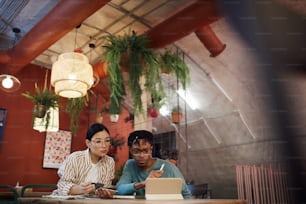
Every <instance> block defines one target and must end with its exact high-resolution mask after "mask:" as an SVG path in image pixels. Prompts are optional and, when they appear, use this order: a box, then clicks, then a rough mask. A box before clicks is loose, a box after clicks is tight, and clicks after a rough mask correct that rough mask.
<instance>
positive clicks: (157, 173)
mask: <svg viewBox="0 0 306 204" xmlns="http://www.w3.org/2000/svg"><path fill="white" fill-rule="evenodd" d="M163 174H164V171H163V170H152V171H151V173H150V174H149V176H148V178H160V177H161V176H162V175H163Z"/></svg>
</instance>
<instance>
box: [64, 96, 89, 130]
mask: <svg viewBox="0 0 306 204" xmlns="http://www.w3.org/2000/svg"><path fill="white" fill-rule="evenodd" d="M86 97H87V96H84V97H80V98H69V99H68V102H67V104H66V112H67V113H68V114H69V115H70V131H71V134H72V135H75V134H76V132H77V130H78V127H79V117H80V114H81V112H82V111H83V109H84V107H85V105H86V101H87V98H86Z"/></svg>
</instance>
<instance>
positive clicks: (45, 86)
mask: <svg viewBox="0 0 306 204" xmlns="http://www.w3.org/2000/svg"><path fill="white" fill-rule="evenodd" d="M47 80H48V70H47V69H46V74H45V82H44V89H47ZM50 85H51V84H50ZM50 89H51V87H50V86H49V90H50Z"/></svg>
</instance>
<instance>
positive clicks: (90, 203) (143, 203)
mask: <svg viewBox="0 0 306 204" xmlns="http://www.w3.org/2000/svg"><path fill="white" fill-rule="evenodd" d="M18 201H19V204H102V203H103V204H134V203H135V204H160V203H163V204H246V201H244V200H230V199H188V200H154V201H152V200H144V199H98V198H88V199H75V200H63V199H54V198H37V197H36V198H35V197H32V198H29V197H28V198H26V197H23V198H19V199H18Z"/></svg>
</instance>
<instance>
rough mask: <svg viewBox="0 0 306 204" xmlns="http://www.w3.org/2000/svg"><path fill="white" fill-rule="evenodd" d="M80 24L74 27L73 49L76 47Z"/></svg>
mask: <svg viewBox="0 0 306 204" xmlns="http://www.w3.org/2000/svg"><path fill="white" fill-rule="evenodd" d="M81 25H82V24H79V25H77V26H76V27H75V36H74V51H75V50H76V49H77V47H78V46H77V36H78V30H79V28H80V27H81Z"/></svg>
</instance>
